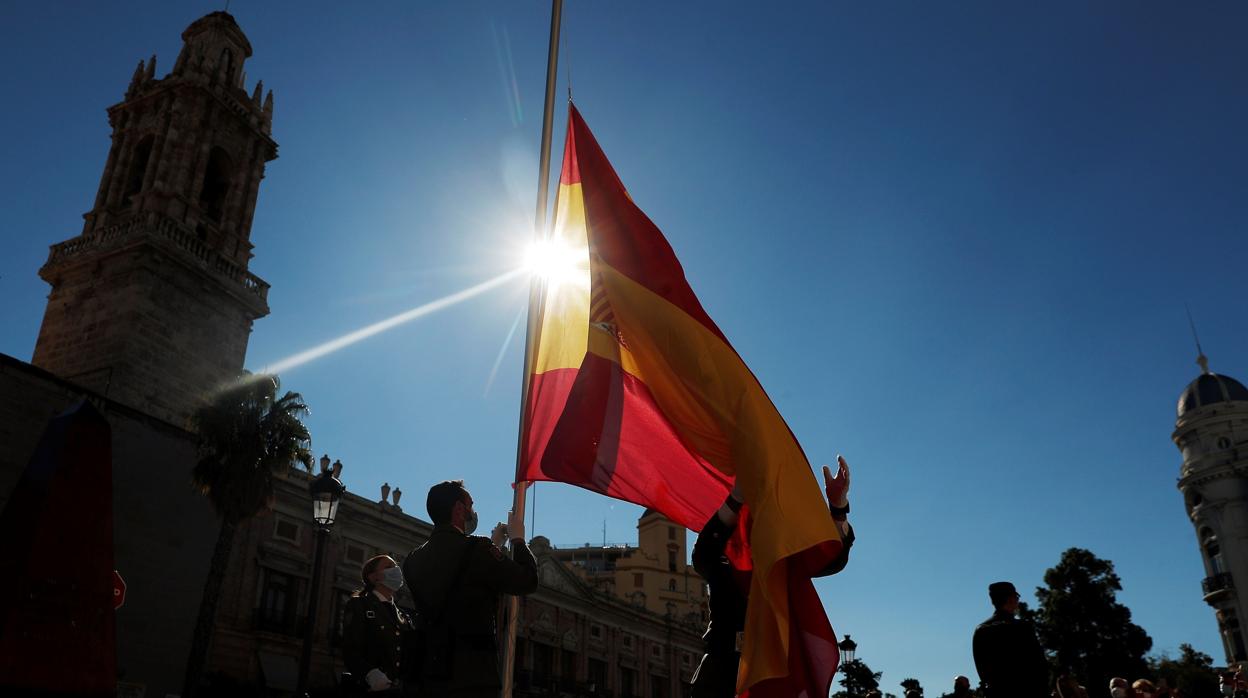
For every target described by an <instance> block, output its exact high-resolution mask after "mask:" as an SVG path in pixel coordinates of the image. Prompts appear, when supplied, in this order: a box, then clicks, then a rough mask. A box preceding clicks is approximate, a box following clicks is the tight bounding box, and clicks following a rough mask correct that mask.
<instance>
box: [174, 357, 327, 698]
mask: <svg viewBox="0 0 1248 698" xmlns="http://www.w3.org/2000/svg"><path fill="white" fill-rule="evenodd" d="M279 388H280V384H279V383H278V379H277V376H272V375H264V374H257V375H251V374H246V373H245V374H244V375H243V376H242V378H241V379H240V380H239V381H237V382H236V383H233V384H231V385H230V386H229V387H228V388H225V389H223V390H221V391H219V392H218V393H217V394H215V395H214V396H212V397H211V398H210V400H209V402H208V404H206V405H204V406H203V407H201V408H200V409H199V410H197V411H196V412H195V414H194V415H193V416H192V418H191V419H192V423H193V424H194V427H195V430H196V432H197V433H198V435H199V460H198V461H197V462H196V463H195V466H194V468H193V469H192V470H191V482H192V483H193V484H194V485H195V487H196V488H197V489H198V490H199V491H200V492H202V493H203V494H204V496H206V497H207V498H208V501H209V502H210V503H211V504H212V508H213V509H214V510H215V511H216V512H217V515H218V516H220V517H221V529H220V531H219V532H218V534H217V543H216V546H215V547H214V548H213V551H212V563H211V565H210V566H209V568H208V577H207V578H206V579H205V580H204V592H203V595H202V596H201V597H200V602H199V615H198V617H197V618H196V621H195V632H194V635H193V636H192V639H191V654H190V657H189V658H188V659H187V663H186V675H185V677H184V679H183V687H182V695H183V696H186V697H187V698H190V697H191V696H193V695H194V693H195V690H196V689H197V688H199V685H200V682H201V681H202V680H203V671H204V659H205V658H206V656H207V654H208V644H209V640H210V639H211V637H212V629H213V624H214V622H215V619H216V615H217V601H218V599H219V598H220V596H221V584H222V582H223V581H224V580H225V572H226V566H227V565H228V563H229V560H230V552H231V551H232V550H233V547H234V534H235V532H236V531H237V530H238V526H239V524H241V523H242V522H244V521H246V520H247V519H250V518H251V517H253V516H255V515H256V514H258V513H260V512H261V511H263V510H265V509H267V508H270V507H271V506H272V501H273V496H274V494H273V476H274V475H275V474H277V473H281V472H284V471H286V470H287V469H289V468H291V467H293V466H294V464H295V463H296V462H298V463H301V464H303V467H304V468H305V469H307V470H309V471H311V469H312V452H311V451H310V450H309V447H310V446H311V436H310V435H309V434H308V428H307V427H306V426H304V424H303V417H304V416H305V415H307V413H308V406H307V405H306V404H304V402H303V396H301V395H300V394H299V393H292V392H287V393H286V394H285V395H283V396H282V397H280V398H279V397H277V395H278V391H279Z"/></svg>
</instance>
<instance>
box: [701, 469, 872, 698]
mask: <svg viewBox="0 0 1248 698" xmlns="http://www.w3.org/2000/svg"><path fill="white" fill-rule="evenodd" d="M837 462H838V464H839V465H838V470H837V477H835V478H834V477H832V471H831V470H830V469H829V468H828V466H826V465H825V466H823V480H824V488H825V490H826V492H827V495H828V507H829V509H830V511H831V515H832V520H833V521H835V522H836V526H837V528H838V529H839V530H840V532H841V537H842V541H843V542H844V545H843V546H842V547H841V553H840V555H838V556H837V558H836V559H835V560H833V561H832V562H831V563H830V564H829V565H828V566H827V567H825V568H824V569H823V570H821V571H820V572H819V573H817V574H815V575H813V576H815V577H826V576H827V575H830V574H836V573H837V572H840V571H841V570H842V569H844V568H845V564H846V563H847V562H849V549H850V548H851V547H852V546H853V545H854V529H853V527H852V526H850V525H849V522H848V521H847V520H846V517H847V516H848V514H849V464H848V463H846V462H845V459H844V458H841V457H839V456H838V457H837ZM743 504H744V502H743V501H742V500H741V495H740V493H739V492H738V491H737V490H736V489H735V488H734V489H733V490H732V492H731V493H730V494H729V495H728V498H727V499H725V500H724V503H723V505H722V506H720V508H719V510H718V511H717V512H715V514H714V515H713V516H711V520H710V521H708V522H706V525H705V526H703V527H702V532H701V533H699V534H698V540H697V542H696V543H694V545H693V568H694V569H695V570H697V571H698V574H700V575H702V578H703V579H705V580H706V583H707V586H709V587H710V589H711V621H710V623H708V624H707V627H706V633H705V634H704V635H703V636H702V640H703V641H704V642H705V643H706V655H705V656H703V657H702V662H701V663H700V664H698V669H697V671H695V672H694V674H693V698H732V696H735V695H736V693H737V668H738V666H739V665H740V663H741V639H742V638H741V635H742V632H743V631H744V630H745V607H746V603H747V602H748V600H749V597H748V594H749V588H750V587H749V578H748V576H747V575H748V573H742V572H741V571H739V570H737V569H736V568H734V567H733V566H732V563H731V562H729V560H728V557H727V556H726V555H724V547H725V546H726V545H728V540H729V539H730V538H731V537H732V532H733V530H734V529H735V528H736V526H737V512H739V511H740V510H741V506H742V505H743Z"/></svg>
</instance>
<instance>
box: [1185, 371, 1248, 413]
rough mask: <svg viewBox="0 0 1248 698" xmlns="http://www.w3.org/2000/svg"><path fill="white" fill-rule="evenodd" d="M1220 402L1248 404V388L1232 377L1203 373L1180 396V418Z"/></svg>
mask: <svg viewBox="0 0 1248 698" xmlns="http://www.w3.org/2000/svg"><path fill="white" fill-rule="evenodd" d="M1219 402H1248V388H1245V387H1244V384H1243V383H1240V382H1239V381H1237V380H1235V379H1234V378H1231V377H1230V376H1220V375H1218V374H1216V373H1203V374H1201V375H1200V376H1199V377H1198V378H1197V379H1196V380H1194V381H1192V382H1191V383H1188V384H1187V388H1185V389H1184V390H1183V394H1182V395H1180V396H1179V417H1183V416H1184V415H1186V414H1187V413H1189V412H1192V411H1195V410H1198V409H1200V408H1202V407H1208V406H1210V405H1213V404H1215V403H1219Z"/></svg>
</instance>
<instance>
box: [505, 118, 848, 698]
mask: <svg viewBox="0 0 1248 698" xmlns="http://www.w3.org/2000/svg"><path fill="white" fill-rule="evenodd" d="M549 244H550V245H551V246H553V247H555V248H558V249H559V250H561V251H562V254H564V255H566V256H568V257H569V258H570V259H572V260H574V261H575V262H576V263H577V271H576V272H575V273H571V274H564V275H560V276H556V277H554V278H551V279H550V280H549V281H548V282H547V283H548V285H547V288H546V291H545V294H544V297H543V300H542V302H541V306H540V310H539V315H538V321H537V322H538V324H537V327H536V328H535V329H536V331H535V332H534V335H533V337H534V339H533V341H534V342H536V344H535V346H534V347H533V351H532V353H531V356H532V364H531V365H530V366H529V367H528V370H529V376H528V379H529V380H530V388H529V396H528V402H527V405H526V406H525V415H524V419H525V422H524V424H525V430H524V441H523V444H522V451H521V460H520V465H519V472H518V474H517V481H537V480H550V481H556V482H566V483H570V484H573V485H578V486H580V487H584V488H586V489H589V490H592V491H594V492H599V493H602V494H605V495H607V496H610V497H615V498H618V499H622V500H626V501H629V502H633V503H636V504H639V505H642V506H646V507H651V508H654V509H656V510H658V511H660V512H662V513H663V514H665V515H666V516H667V517H668V518H670V519H672V520H673V521H676V522H677V523H680V524H682V525H684V526H686V527H687V528H690V529H692V530H695V531H696V530H700V529H701V527H702V525H703V524H705V523H706V521H707V520H708V519H710V517H711V515H712V514H713V513H714V512H715V510H716V509H718V508H719V505H720V504H721V503H722V502H723V501H724V498H725V497H726V496H727V495H728V492H729V490H730V489H731V488H732V485H733V482H734V481H736V482H739V483H740V485H741V489H742V492H743V494H744V496H745V501H746V502H747V504H748V507H747V509H746V510H745V515H743V516H742V517H741V522H742V523H741V526H740V527H739V529H738V532H737V535H736V536H735V538H734V541H733V544H732V545H730V546H729V554H730V556H731V557H732V559H733V561H734V563H735V564H736V566H737V567H738V568H741V569H752V575H751V582H750V602H749V610H748V613H747V618H746V626H745V646H744V648H743V650H742V655H741V667H740V671H739V672H738V679H737V681H738V684H737V691H738V693H739V694H744V693H747V692H748V693H749V694H750V696H752V697H753V698H766V697H768V696H785V697H791V696H804V697H807V698H816V697H818V698H824V697H825V696H827V694H828V688H829V686H830V685H831V682H832V675H833V674H834V673H835V671H836V664H837V661H838V654H837V649H836V637H835V635H834V634H833V632H832V628H831V626H830V625H829V623H828V619H827V615H826V614H825V612H824V610H823V605H822V603H821V601H820V600H819V597H818V595H817V594H816V593H815V589H814V586H813V585H812V584H811V580H810V575H811V574H812V573H813V572H815V571H817V570H819V569H820V568H822V567H823V566H824V565H825V564H827V563H828V562H829V561H830V560H832V559H833V558H834V557H835V556H836V555H837V553H839V551H840V547H841V540H840V534H839V531H838V530H837V529H836V527H835V525H834V524H833V522H832V520H831V518H830V517H829V516H828V509H827V503H826V501H825V500H824V497H823V492H822V489H821V488H820V486H819V483H818V482H817V481H816V479H815V476H814V474H813V473H812V471H811V467H810V463H809V461H808V460H807V459H806V455H805V454H804V453H803V452H802V449H801V446H799V445H798V443H797V440H796V439H795V438H794V436H793V433H792V432H791V431H790V430H789V428H788V426H787V425H786V424H785V422H784V419H783V418H782V417H781V416H780V413H779V412H778V411H777V410H776V408H775V406H774V405H773V404H772V403H771V399H770V398H768V397H767V394H766V392H764V391H763V388H762V386H761V385H760V384H759V382H758V379H757V378H755V377H754V374H753V373H751V372H750V369H749V368H748V367H746V365H745V363H744V362H743V361H742V360H741V357H740V356H738V355H737V352H736V351H735V350H734V349H733V348H732V345H731V344H730V343H729V342H728V339H727V338H726V337H724V334H723V332H721V331H720V329H719V328H718V327H717V326H716V325H715V323H714V322H713V321H712V320H711V318H710V317H709V316H708V315H707V314H706V311H705V310H703V308H702V305H701V303H699V302H698V299H697V297H696V296H695V295H694V293H693V290H692V289H691V288H690V287H689V283H688V282H687V281H686V280H685V274H684V270H683V269H682V268H681V266H680V262H679V261H678V260H677V259H676V255H675V253H674V252H673V251H672V248H671V246H670V245H669V244H668V242H667V240H666V239H665V238H664V237H663V234H662V233H661V232H660V231H659V229H658V228H657V227H655V225H654V223H652V222H651V221H650V219H649V218H647V217H646V215H645V214H644V213H642V211H641V209H639V208H638V207H637V206H636V204H634V203H633V201H632V199H631V198H630V197H629V195H628V192H627V191H626V190H625V189H624V185H623V184H622V183H621V182H620V179H619V177H618V176H617V175H616V173H615V170H614V169H613V168H612V167H611V163H610V162H608V161H607V158H606V156H605V155H604V154H603V152H602V149H601V148H600V147H599V146H598V143H597V141H596V140H595V139H594V136H593V134H592V133H590V131H589V127H588V126H586V125H585V121H584V120H583V119H582V118H581V115H580V113H579V112H578V111H577V110H576V108H575V107H573V106H569V116H568V134H567V142H566V143H565V145H564V155H563V172H562V175H561V176H560V183H559V192H558V196H557V199H556V211H555V225H554V229H553V232H552V237H551V239H550V241H549Z"/></svg>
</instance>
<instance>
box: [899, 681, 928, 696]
mask: <svg viewBox="0 0 1248 698" xmlns="http://www.w3.org/2000/svg"><path fill="white" fill-rule="evenodd" d="M901 688H902V691H901V694H902V695H903V696H904V695H906V694H908V693H910V691H918V692H919V695H923V686H921V685H920V684H919V680H918V679H902V680H901Z"/></svg>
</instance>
